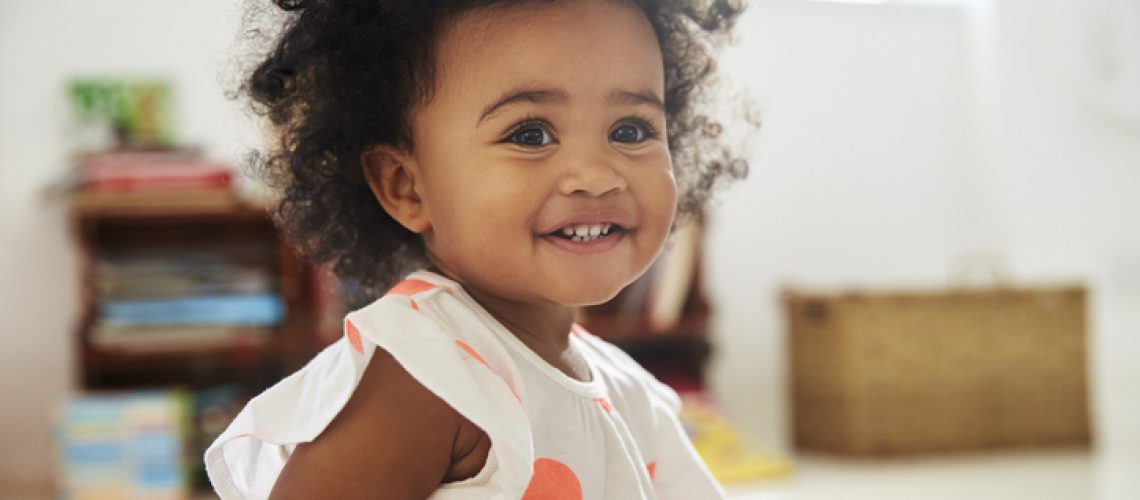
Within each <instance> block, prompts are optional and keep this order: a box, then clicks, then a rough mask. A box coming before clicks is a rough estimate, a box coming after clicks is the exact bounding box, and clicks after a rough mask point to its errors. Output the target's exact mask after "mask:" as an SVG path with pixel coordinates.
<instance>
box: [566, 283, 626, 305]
mask: <svg viewBox="0 0 1140 500" xmlns="http://www.w3.org/2000/svg"><path fill="white" fill-rule="evenodd" d="M621 289H622V286H620V284H617V283H615V284H613V285H608V284H607V285H600V284H597V283H594V284H592V286H588V287H587V286H582V287H576V288H575V289H574V290H572V291H570V292H568V293H567V294H566V295H565V296H564V297H563V300H561V301H559V302H561V303H562V304H564V305H567V306H574V307H587V306H596V305H598V304H604V303H606V302H609V301H610V299H613V298H614V297H616V296H617V294H618V292H621Z"/></svg>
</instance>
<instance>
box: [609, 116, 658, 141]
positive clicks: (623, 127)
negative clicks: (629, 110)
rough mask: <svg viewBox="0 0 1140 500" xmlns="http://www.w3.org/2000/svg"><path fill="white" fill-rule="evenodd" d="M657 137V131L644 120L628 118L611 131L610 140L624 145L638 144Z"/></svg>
mask: <svg viewBox="0 0 1140 500" xmlns="http://www.w3.org/2000/svg"><path fill="white" fill-rule="evenodd" d="M655 137H657V130H656V129H654V128H653V125H650V123H649V121H648V120H646V119H642V118H627V119H625V120H622V122H621V123H620V124H619V125H618V126H617V127H614V129H613V130H611V131H610V140H611V141H614V142H620V143H623V144H637V143H640V142H645V141H646V140H649V139H653V138H655Z"/></svg>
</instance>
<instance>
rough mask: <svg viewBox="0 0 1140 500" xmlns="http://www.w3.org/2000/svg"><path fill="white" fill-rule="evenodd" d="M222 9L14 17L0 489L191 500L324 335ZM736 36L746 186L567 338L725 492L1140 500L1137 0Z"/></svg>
mask: <svg viewBox="0 0 1140 500" xmlns="http://www.w3.org/2000/svg"><path fill="white" fill-rule="evenodd" d="M241 7H242V6H241V2H239V1H238V0H200V1H197V2H173V1H155V0H147V1H143V0H107V1H103V2H78V1H58V0H57V1H31V0H3V1H0V238H2V240H0V241H2V247H3V249H4V254H3V258H2V259H0V277H2V281H0V304H3V314H0V442H2V443H3V449H0V497H3V498H50V497H54V496H56V495H57V494H65V495H70V496H73V497H76V498H126V497H132V495H133V497H136V498H181V497H183V496H185V495H186V494H187V492H188V491H194V485H195V484H198V485H200V484H201V480H202V478H201V475H200V472H199V469H200V464H196V463H194V460H195V459H197V457H200V448H201V447H202V446H203V445H204V443H208V442H209V440H210V439H212V437H211V433H216V432H217V431H218V430H220V428H219V426H222V427H224V425H225V423H227V422H228V419H229V418H231V417H232V412H233V411H235V409H236V408H237V407H240V405H241V404H242V403H243V402H244V398H246V397H248V396H249V395H250V394H251V393H252V392H251V391H255V390H257V388H259V387H263V386H265V385H267V384H268V383H271V382H272V381H273V380H275V379H277V378H280V376H281V375H282V374H285V373H288V372H289V371H291V370H293V369H296V367H298V366H300V364H302V363H303V362H304V360H306V359H307V358H308V356H311V354H312V352H315V350H316V349H319V348H320V347H321V346H323V345H326V344H327V343H328V342H330V341H332V340H334V339H336V338H337V337H338V335H339V331H338V328H339V311H340V308H341V307H342V306H341V302H340V297H341V293H340V292H339V291H338V290H339V289H340V287H341V286H342V285H339V284H337V283H335V282H333V281H332V280H330V279H329V278H328V275H327V273H325V272H324V270H322V269H313V268H311V267H309V266H307V265H305V264H304V262H303V261H301V260H300V259H298V258H297V257H296V256H295V255H293V254H292V252H291V251H290V250H289V248H288V247H287V246H285V245H282V244H280V242H279V241H278V239H277V234H276V232H275V230H274V228H273V226H272V224H271V223H270V222H269V221H268V220H267V219H266V218H265V216H264V206H265V205H266V203H267V202H266V201H265V195H264V194H263V192H264V190H262V189H259V188H258V187H257V186H256V184H255V183H252V182H250V181H249V180H248V179H246V178H244V176H243V174H242V173H241V172H240V170H239V171H236V172H235V171H234V170H233V168H235V167H238V166H240V165H241V160H242V157H243V155H244V154H245V152H246V151H247V150H248V148H250V147H252V146H254V145H256V144H258V142H259V137H258V133H257V131H256V127H255V126H253V125H252V124H251V122H250V121H249V118H248V117H246V116H245V115H244V114H243V110H242V109H241V108H240V106H239V105H237V104H235V103H233V102H231V101H228V100H227V99H226V98H225V95H224V91H225V90H226V89H227V88H228V86H229V85H230V79H231V78H232V76H231V75H229V74H228V73H227V68H228V67H229V65H230V64H231V63H232V62H233V61H232V59H233V57H234V54H233V51H232V45H233V43H234V42H235V41H237V40H238V38H239V36H240V34H239V22H240V17H241V13H242V9H241ZM737 33H738V40H737V41H736V44H735V46H734V47H733V48H732V49H730V50H729V52H728V53H727V54H726V55H725V56H724V58H723V60H722V67H723V68H724V70H725V71H726V73H728V74H730V75H731V76H732V77H733V78H735V79H736V80H738V81H739V82H741V86H742V87H745V88H746V89H747V91H748V92H749V93H750V94H751V95H752V96H754V98H755V100H756V102H757V103H758V104H759V107H760V113H761V116H762V119H763V127H762V130H761V131H760V133H759V135H758V136H757V137H756V138H755V139H754V140H753V141H752V149H751V151H752V153H751V156H750V164H751V175H750V177H749V178H748V179H747V180H746V181H744V182H742V183H740V184H739V185H737V186H734V187H733V188H731V189H729V190H728V191H726V192H725V193H724V196H723V197H722V199H721V202H720V203H719V204H718V205H717V206H716V208H715V209H713V210H712V211H710V212H709V213H708V214H707V215H706V217H705V219H704V221H703V224H702V225H701V226H700V227H699V228H696V229H695V230H689V231H685V232H683V233H681V234H679V235H678V241H677V242H676V244H675V245H674V247H673V249H672V250H671V251H670V253H669V254H667V255H666V256H665V257H664V258H663V259H662V261H661V262H660V263H659V264H660V265H657V266H655V268H654V269H653V271H652V272H651V273H650V274H649V275H647V277H646V279H645V280H644V281H645V282H644V283H640V284H639V285H637V286H633V287H631V289H630V290H629V291H628V293H625V294H623V296H619V297H618V299H617V300H616V302H615V303H614V304H608V305H606V306H603V307H599V308H595V309H594V310H592V311H587V313H586V315H585V319H584V322H585V324H586V325H587V327H588V328H590V329H591V330H592V331H595V332H596V333H599V334H600V335H603V336H607V337H609V338H611V339H612V340H613V341H615V342H617V343H619V345H622V346H623V347H625V348H627V349H628V350H630V352H631V353H633V354H634V355H635V357H637V358H638V359H639V360H641V361H643V363H645V364H646V365H647V366H648V367H650V369H651V370H653V371H654V372H655V373H656V374H658V376H659V377H660V378H662V379H663V380H665V381H666V382H669V383H671V384H673V385H674V386H675V387H677V388H678V389H679V390H681V391H682V392H683V393H684V394H685V395H686V417H685V418H686V424H687V427H688V429H689V431H690V434H691V435H692V436H693V438H694V441H695V442H696V443H697V446H698V448H699V449H700V451H701V453H702V454H703V455H704V456H705V458H706V460H708V461H709V463H710V465H712V466H713V469H714V472H717V473H718V475H719V476H721V477H722V479H724V480H725V483H726V485H727V486H728V488H729V492H730V495H731V497H732V498H750V499H789V500H803V499H825V498H826V499H830V498H931V499H937V498H955V499H960V498H971V499H1008V498H1034V499H1096V500H1125V499H1128V500H1131V499H1135V498H1140V474H1136V472H1137V471H1140V388H1138V386H1137V383H1138V382H1140V364H1138V363H1136V362H1135V360H1136V359H1138V358H1140V222H1137V219H1138V217H1137V216H1138V215H1140V1H1137V0H937V1H935V0H896V1H882V2H874V1H860V2H850V1H849V2H840V1H807V0H768V1H765V0H753V1H752V2H751V6H750V8H749V10H748V12H747V13H746V14H745V16H744V18H743V19H741V21H740V23H739V25H738V29H737ZM115 148H119V149H115ZM124 148H125V149H124ZM78 151H88V152H89V153H90V154H87V155H82V156H80V155H77V154H76V153H77V152H78ZM199 489H200V488H199ZM199 494H200V493H199Z"/></svg>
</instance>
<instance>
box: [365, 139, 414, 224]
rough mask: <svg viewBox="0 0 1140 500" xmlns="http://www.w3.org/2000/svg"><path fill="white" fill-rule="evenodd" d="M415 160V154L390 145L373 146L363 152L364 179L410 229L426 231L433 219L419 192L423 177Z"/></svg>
mask: <svg viewBox="0 0 1140 500" xmlns="http://www.w3.org/2000/svg"><path fill="white" fill-rule="evenodd" d="M414 161H415V160H414V158H412V156H411V155H409V154H407V153H405V152H404V151H402V150H400V149H398V148H395V147H392V146H388V145H378V146H373V147H371V148H368V149H367V150H365V151H364V153H363V154H361V155H360V165H361V167H362V168H363V169H364V179H365V180H366V181H367V182H368V187H369V188H370V189H371V190H372V194H373V195H374V196H376V200H377V201H379V202H380V206H382V207H384V211H386V212H388V215H390V216H392V218H393V219H396V222H399V223H400V225H402V226H404V227H406V228H407V229H408V230H409V231H411V232H413V233H422V232H424V231H426V230H427V229H428V228H429V227H431V222H430V221H429V220H428V216H427V207H426V206H425V205H424V201H423V199H422V198H420V195H419V192H418V190H419V186H418V185H417V183H418V182H421V179H420V178H419V177H418V174H419V171H418V170H417V169H416V168H414V167H415V163H414Z"/></svg>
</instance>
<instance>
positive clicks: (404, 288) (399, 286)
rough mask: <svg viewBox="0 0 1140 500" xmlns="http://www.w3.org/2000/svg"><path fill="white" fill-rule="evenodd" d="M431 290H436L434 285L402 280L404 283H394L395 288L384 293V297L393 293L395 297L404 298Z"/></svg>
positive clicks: (422, 281) (419, 281) (420, 281)
mask: <svg viewBox="0 0 1140 500" xmlns="http://www.w3.org/2000/svg"><path fill="white" fill-rule="evenodd" d="M433 288H436V285H434V284H432V283H428V282H426V281H424V280H404V281H401V282H399V283H396V286H394V287H392V288H391V289H389V290H388V293H385V294H384V295H388V294H393V293H394V294H396V295H404V296H408V297H411V296H412V295H415V294H417V293H420V292H423V291H427V290H431V289H433Z"/></svg>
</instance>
